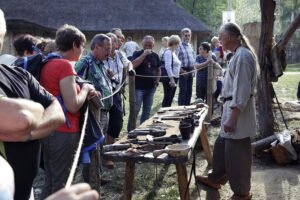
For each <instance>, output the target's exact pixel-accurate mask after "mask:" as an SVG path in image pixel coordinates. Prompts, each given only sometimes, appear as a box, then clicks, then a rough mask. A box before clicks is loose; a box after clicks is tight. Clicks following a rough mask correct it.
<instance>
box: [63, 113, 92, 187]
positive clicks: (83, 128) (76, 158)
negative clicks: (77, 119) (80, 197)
mask: <svg viewBox="0 0 300 200" xmlns="http://www.w3.org/2000/svg"><path fill="white" fill-rule="evenodd" d="M88 113H89V108H87V110H86V112H85V114H84V122H83V126H82V129H81V135H80V140H79V143H78V147H77V151H76V153H75V157H74V161H73V165H72V167H71V171H70V174H69V177H68V179H67V183H66V186H65V188H70V187H71V184H72V181H73V179H74V175H75V171H76V167H77V163H78V160H79V155H80V149H81V147H82V143H83V138H84V135H85V128H86V124H87V118H88Z"/></svg>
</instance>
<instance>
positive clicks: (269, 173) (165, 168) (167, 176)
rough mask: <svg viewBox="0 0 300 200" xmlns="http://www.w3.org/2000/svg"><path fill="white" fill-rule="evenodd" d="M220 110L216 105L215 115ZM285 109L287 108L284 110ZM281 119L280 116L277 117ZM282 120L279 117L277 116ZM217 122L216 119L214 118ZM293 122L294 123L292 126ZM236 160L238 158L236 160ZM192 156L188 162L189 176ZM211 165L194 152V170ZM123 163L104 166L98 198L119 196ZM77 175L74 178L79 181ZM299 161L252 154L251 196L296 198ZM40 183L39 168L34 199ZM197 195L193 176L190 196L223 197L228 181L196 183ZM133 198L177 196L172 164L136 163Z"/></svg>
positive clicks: (195, 199) (214, 131)
mask: <svg viewBox="0 0 300 200" xmlns="http://www.w3.org/2000/svg"><path fill="white" fill-rule="evenodd" d="M218 112H220V111H219V110H218V109H217V112H215V114H214V115H216V116H217V115H218ZM286 112H287V111H286ZM278 119H279V120H280V117H278ZM280 121H281V120H280ZM217 122H218V121H217ZM291 124H292V125H291V126H292V127H291V128H297V127H296V126H298V128H299V124H300V123H299V121H298V122H295V121H293V122H292V123H291ZM293 126H294V127H293ZM218 129H219V126H218V125H216V126H215V127H214V126H211V127H210V128H209V130H208V134H209V135H208V136H209V142H210V145H211V147H213V144H214V140H215V138H216V136H217V135H218ZM237 164H238V162H237ZM191 165H192V159H191V160H190V161H189V162H188V163H187V169H188V176H189V175H190V168H191ZM210 169H211V167H210V166H208V165H207V162H206V160H205V157H204V154H203V152H201V151H198V152H197V153H196V174H197V175H205V174H207V173H208V171H209V170H210ZM124 171H125V164H124V163H116V168H115V169H113V170H108V169H105V170H104V174H103V176H104V177H105V178H111V179H112V182H111V183H109V184H107V185H106V186H104V187H102V188H101V199H103V200H117V199H121V197H122V188H123V185H124V184H126V183H125V182H124ZM80 180H81V178H80V175H79V177H77V181H79V182H80ZM299 182H300V164H299V163H294V164H290V165H287V166H279V165H277V164H276V163H275V161H274V160H273V158H272V157H271V156H270V155H268V154H264V155H263V156H262V157H261V158H257V157H255V156H254V157H253V165H252V181H251V185H252V189H251V192H252V194H253V198H252V199H253V200H299V199H300V184H299ZM42 185H43V172H42V170H40V173H39V176H38V177H37V179H36V181H35V186H34V188H35V197H36V198H35V199H37V200H39V194H40V192H41V186H42ZM198 188H199V191H200V197H199V195H198V192H197V188H196V185H195V182H194V178H193V177H192V180H191V185H190V194H191V199H192V200H219V199H220V200H222V199H228V198H229V197H230V196H231V195H232V191H231V190H230V186H229V184H228V183H227V184H226V185H224V186H223V187H222V188H221V189H220V190H219V191H216V190H214V189H210V188H209V187H207V186H204V185H198ZM132 199H134V200H152V199H153V200H154V199H155V200H156V199H157V200H177V199H180V198H179V193H178V184H177V174H176V169H175V166H174V165H158V166H157V170H156V166H155V165H154V164H150V163H139V164H136V170H135V179H134V193H133V198H132Z"/></svg>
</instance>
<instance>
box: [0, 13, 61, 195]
mask: <svg viewBox="0 0 300 200" xmlns="http://www.w3.org/2000/svg"><path fill="white" fill-rule="evenodd" d="M5 32H6V26H5V20H4V16H3V12H2V11H1V10H0V50H1V49H2V45H3V40H4V35H5ZM0 94H1V96H2V97H1V111H3V109H7V108H8V107H7V106H8V104H11V105H12V104H13V105H14V107H11V108H12V110H10V111H9V112H7V113H6V115H5V117H1V122H2V123H1V124H2V126H1V129H0V140H1V141H22V142H4V144H3V143H2V142H0V152H1V154H3V155H5V156H6V158H7V161H8V162H9V164H10V165H11V166H12V168H13V171H14V174H15V197H14V199H16V200H18V199H20V200H24V199H29V197H30V192H31V187H32V183H33V179H34V177H35V176H36V174H37V170H38V165H39V158H40V148H41V147H40V141H39V140H37V139H40V138H42V137H45V136H47V135H49V134H50V133H51V132H52V131H54V130H55V129H56V128H57V127H58V126H60V125H61V124H62V123H63V122H64V114H63V112H62V109H61V106H60V104H59V102H58V101H57V100H56V99H55V98H54V97H53V96H52V95H51V94H50V93H48V92H47V91H46V90H45V89H44V88H42V87H41V86H40V85H39V83H38V82H37V80H35V79H34V78H33V77H32V76H31V75H30V74H29V73H28V72H26V71H24V70H23V69H20V68H14V67H6V66H4V65H1V66H0ZM9 98H25V99H31V100H33V101H35V102H37V103H38V104H35V103H33V104H32V105H29V104H28V102H26V101H23V102H20V100H18V102H16V101H17V100H11V99H9ZM5 101H6V102H5ZM5 103H6V106H4V107H2V106H3V105H4V104H5ZM26 104H28V105H26ZM16 106H17V107H22V108H23V109H21V110H23V112H21V113H19V116H20V119H24V116H27V117H25V119H24V120H21V122H20V121H19V122H13V121H10V122H9V120H11V119H12V118H11V117H9V116H10V115H12V114H13V113H14V112H13V109H14V108H16ZM26 110H27V111H26ZM22 117H23V118H22ZM36 119H37V120H39V121H38V123H37V122H36ZM32 120H34V122H33V121H32ZM5 121H6V123H5ZM12 123H13V124H14V127H13V128H12V130H11V131H9V129H7V128H4V127H5V126H6V127H9V126H11V125H12ZM28 124H31V126H29V129H27V130H26V128H25V129H23V132H20V130H19V131H17V130H18V129H22V127H28ZM20 133H22V134H20ZM12 136H13V137H12Z"/></svg>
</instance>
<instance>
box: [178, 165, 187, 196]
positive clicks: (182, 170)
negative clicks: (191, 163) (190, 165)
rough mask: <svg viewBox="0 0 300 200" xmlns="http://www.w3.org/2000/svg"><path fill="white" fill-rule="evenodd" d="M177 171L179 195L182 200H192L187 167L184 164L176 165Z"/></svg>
mask: <svg viewBox="0 0 300 200" xmlns="http://www.w3.org/2000/svg"><path fill="white" fill-rule="evenodd" d="M176 170H177V177H178V187H179V194H180V199H181V200H189V199H190V192H189V188H188V179H187V172H186V166H185V164H183V163H177V164H176Z"/></svg>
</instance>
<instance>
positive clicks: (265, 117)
mask: <svg viewBox="0 0 300 200" xmlns="http://www.w3.org/2000/svg"><path fill="white" fill-rule="evenodd" d="M275 6H276V3H275V2H274V1H273V0H260V7H261V19H262V24H261V37H260V46H259V65H260V70H261V71H260V76H259V78H258V84H257V92H258V113H259V115H258V123H259V132H260V134H261V135H262V136H263V137H268V136H270V135H273V134H274V116H273V111H272V103H271V90H270V88H271V80H270V67H271V66H270V65H271V49H272V36H273V27H274V11H275Z"/></svg>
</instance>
